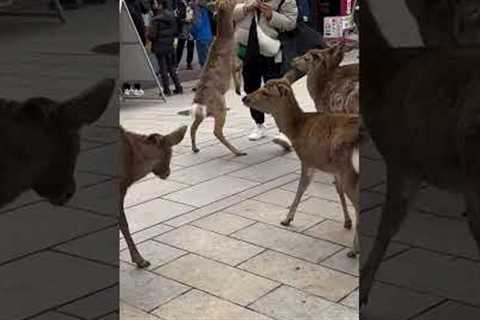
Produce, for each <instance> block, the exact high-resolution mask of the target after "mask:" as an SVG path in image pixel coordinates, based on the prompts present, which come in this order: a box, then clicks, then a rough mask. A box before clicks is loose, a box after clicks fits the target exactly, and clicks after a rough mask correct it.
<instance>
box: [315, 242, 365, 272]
mask: <svg viewBox="0 0 480 320" xmlns="http://www.w3.org/2000/svg"><path fill="white" fill-rule="evenodd" d="M350 251H351V249H350V248H347V249H344V250H342V251H340V252H339V253H336V254H335V255H333V256H331V257H330V258H328V259H327V260H325V261H323V262H322V263H320V264H321V265H322V266H325V267H329V268H331V269H334V270H338V271H342V272H345V273H348V274H351V275H353V276H357V277H358V274H359V268H360V266H359V264H360V261H359V259H358V257H357V258H353V259H352V258H349V257H348V256H347V254H348V252H350Z"/></svg>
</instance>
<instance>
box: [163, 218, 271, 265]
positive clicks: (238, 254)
mask: <svg viewBox="0 0 480 320" xmlns="http://www.w3.org/2000/svg"><path fill="white" fill-rule="evenodd" d="M155 240H157V241H160V242H163V243H166V244H169V245H172V246H175V247H177V248H181V249H184V250H187V251H189V252H193V253H196V254H199V255H201V256H204V257H207V258H210V259H213V260H216V261H220V262H223V263H226V264H229V265H232V266H234V265H236V264H238V263H240V262H242V261H245V260H247V259H249V258H251V257H253V256H254V255H257V254H258V253H260V252H262V251H263V250H264V249H263V248H259V247H257V246H254V245H251V244H248V243H246V242H243V241H239V240H236V239H232V238H229V237H226V236H223V235H220V234H217V233H214V232H211V231H206V230H203V229H200V228H197V227H193V226H182V227H180V228H178V229H175V230H172V231H170V232H167V233H165V234H163V235H161V236H159V237H156V238H155Z"/></svg>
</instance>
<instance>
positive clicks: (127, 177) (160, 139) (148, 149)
mask: <svg viewBox="0 0 480 320" xmlns="http://www.w3.org/2000/svg"><path fill="white" fill-rule="evenodd" d="M120 132H121V142H122V160H123V162H122V167H121V173H120V202H121V203H120V217H119V224H120V230H121V231H122V234H123V236H124V237H125V241H126V242H127V245H128V250H129V251H130V256H131V258H132V262H134V263H136V264H137V266H138V267H139V268H146V267H148V266H149V265H150V263H149V262H148V261H147V260H145V259H144V258H143V257H142V255H141V254H140V253H139V252H138V250H137V247H136V245H135V242H134V241H133V239H132V236H131V234H130V230H129V228H128V222H127V217H126V216H125V211H124V208H123V205H124V200H125V195H126V194H127V190H128V188H129V187H130V186H131V185H132V184H133V183H134V182H136V181H138V180H140V179H142V178H143V177H145V176H146V175H147V174H149V173H150V172H152V173H153V174H155V175H156V176H157V177H159V178H160V179H167V178H168V176H169V175H170V160H171V158H172V147H173V146H175V145H177V144H179V143H180V142H181V141H182V140H183V137H184V136H185V133H186V132H187V126H183V127H180V128H178V129H177V130H175V131H173V132H172V133H170V134H168V135H166V136H162V135H160V134H158V133H154V134H150V135H141V134H136V133H133V132H129V131H126V130H124V129H123V128H121V130H120Z"/></svg>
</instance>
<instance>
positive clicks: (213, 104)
mask: <svg viewBox="0 0 480 320" xmlns="http://www.w3.org/2000/svg"><path fill="white" fill-rule="evenodd" d="M235 4H236V1H235V0H217V1H216V7H217V34H216V37H215V40H214V41H213V43H212V45H211V47H210V52H209V54H208V58H207V62H206V64H205V67H204V68H203V71H202V75H201V76H200V81H199V83H198V85H197V89H196V93H195V97H194V98H193V106H192V116H193V119H194V120H193V123H192V126H191V128H190V136H191V140H192V151H193V152H195V153H196V152H199V151H200V149H198V147H197V144H196V141H195V140H196V133H197V130H198V127H199V126H200V124H201V123H202V122H203V120H204V119H205V118H206V117H213V118H214V119H215V128H214V130H213V133H214V135H215V137H217V139H218V140H220V142H221V143H223V144H224V145H225V146H226V147H227V148H228V149H229V150H230V151H232V152H233V153H234V154H235V155H236V156H243V155H246V153H244V152H240V151H239V150H238V149H237V148H235V147H234V146H233V145H231V144H230V143H229V142H228V141H227V139H226V138H225V136H224V134H223V127H224V126H225V118H226V116H227V106H226V102H225V93H227V91H228V90H229V89H230V85H231V81H232V74H234V68H235V60H234V49H235V39H234V31H235V30H234V26H233V9H234V8H235Z"/></svg>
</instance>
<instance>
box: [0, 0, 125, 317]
mask: <svg viewBox="0 0 480 320" xmlns="http://www.w3.org/2000/svg"><path fill="white" fill-rule="evenodd" d="M47 3H48V1H46V0H45V1H37V4H36V5H37V6H40V7H41V8H38V9H45V7H46V4H47ZM117 12H118V7H117V6H116V3H115V1H109V2H108V3H107V4H105V5H92V6H87V5H86V6H84V7H82V9H80V10H73V11H66V14H67V18H68V21H67V24H64V25H61V24H59V22H58V20H57V19H45V18H39V19H32V18H3V17H2V18H0V39H1V42H2V45H1V47H2V52H1V54H0V70H1V71H0V83H1V84H2V85H1V86H0V96H1V97H6V98H11V99H18V100H24V99H26V98H28V97H31V96H38V95H41V96H47V97H50V98H53V99H65V98H67V97H70V96H73V95H75V94H78V93H79V92H80V91H81V90H82V89H83V88H86V87H87V86H89V85H92V84H93V83H94V82H95V81H98V80H99V79H100V78H102V77H116V75H117V70H118V67H117V66H118V58H117V57H112V56H105V55H100V54H95V53H93V52H91V49H92V48H93V47H94V46H96V45H99V44H103V43H108V42H113V41H117V35H118V31H117V27H118V24H117V23H115V22H116V21H117V16H118V14H117ZM86 21H88V23H86ZM105 21H111V23H106V22H105ZM117 125H118V106H116V105H115V104H112V105H111V106H110V108H109V109H108V110H107V111H106V112H105V113H104V115H103V117H102V118H101V119H100V120H99V121H98V122H97V123H95V125H93V126H90V127H88V128H85V130H84V131H83V134H82V152H81V154H80V157H79V160H78V165H77V185H78V189H79V190H78V191H77V193H76V196H75V198H74V199H73V200H72V202H71V203H69V205H68V206H66V207H63V208H58V207H52V206H51V205H49V204H48V203H46V202H45V201H42V200H41V199H39V198H38V197H37V196H36V195H35V194H33V193H27V194H24V195H23V196H21V197H20V198H19V199H17V201H15V202H13V203H11V204H10V205H9V206H7V207H4V208H2V209H0V279H1V280H0V319H2V320H19V319H35V320H74V319H77V320H78V319H83V320H86V319H88V320H93V319H104V320H107V319H108V320H112V319H118V312H117V311H118V277H119V272H118V231H117V230H118V226H117V220H116V218H115V214H116V212H117V211H116V210H117V208H118V198H117V197H118V188H117V183H116V182H115V177H116V175H117V172H116V170H117V169H116V168H117V167H118V166H116V165H115V164H116V163H117V162H116V161H117V153H116V145H117V139H118V131H117V129H116V128H115V127H116V126H117Z"/></svg>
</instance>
